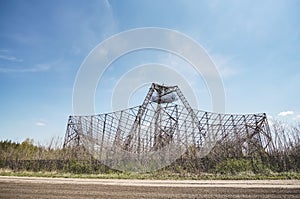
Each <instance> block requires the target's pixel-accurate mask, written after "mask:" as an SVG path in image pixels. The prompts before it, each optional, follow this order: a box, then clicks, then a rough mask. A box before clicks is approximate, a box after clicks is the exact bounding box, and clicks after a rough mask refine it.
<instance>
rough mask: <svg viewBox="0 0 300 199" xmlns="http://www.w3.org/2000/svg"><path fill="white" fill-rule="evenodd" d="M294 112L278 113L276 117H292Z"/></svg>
mask: <svg viewBox="0 0 300 199" xmlns="http://www.w3.org/2000/svg"><path fill="white" fill-rule="evenodd" d="M293 114H294V111H282V112H280V113H278V116H283V117H284V116H287V115H293Z"/></svg>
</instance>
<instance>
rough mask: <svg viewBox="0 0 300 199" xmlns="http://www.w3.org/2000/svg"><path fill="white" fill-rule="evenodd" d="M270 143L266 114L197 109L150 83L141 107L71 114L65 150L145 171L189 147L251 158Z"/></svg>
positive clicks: (174, 89) (199, 153) (203, 152)
mask: <svg viewBox="0 0 300 199" xmlns="http://www.w3.org/2000/svg"><path fill="white" fill-rule="evenodd" d="M270 141H271V136H270V130H269V126H268V122H267V117H266V114H265V113H259V114H247V115H232V114H219V113H211V112H205V111H200V110H196V109H193V108H192V107H191V106H190V105H189V103H188V101H187V100H186V98H185V97H184V95H183V93H182V92H181V91H180V89H179V88H178V87H177V86H164V85H159V84H154V83H153V84H152V85H151V87H150V90H149V92H148V94H147V96H146V98H145V100H144V102H143V103H142V105H140V106H137V107H133V108H129V109H125V110H121V111H117V112H112V113H106V114H99V115H91V116H70V117H69V120H68V125H67V131H66V136H65V140H64V147H67V146H80V145H82V146H83V147H84V148H85V149H87V150H88V151H89V152H90V153H91V154H92V155H93V156H94V157H95V158H97V159H98V160H99V161H100V162H102V163H104V164H105V165H107V166H110V167H112V168H115V169H119V170H133V168H134V169H135V170H138V171H141V170H142V171H148V170H151V169H158V168H161V167H163V166H166V165H168V164H170V163H172V162H174V161H175V160H176V159H177V158H179V157H180V156H181V155H182V154H184V153H185V152H186V151H188V150H190V149H193V151H194V155H195V157H204V156H205V155H207V154H209V153H210V152H211V151H212V150H213V149H214V147H216V146H217V145H220V146H221V150H222V146H225V145H226V146H227V145H228V144H229V143H231V144H233V145H234V148H235V153H237V154H245V155H247V154H248V155H249V154H253V153H254V152H255V151H257V150H262V149H263V150H264V151H268V150H271V146H270ZM224 144H225V145H224ZM219 148H220V147H219ZM223 150H226V149H225V148H224V149H223Z"/></svg>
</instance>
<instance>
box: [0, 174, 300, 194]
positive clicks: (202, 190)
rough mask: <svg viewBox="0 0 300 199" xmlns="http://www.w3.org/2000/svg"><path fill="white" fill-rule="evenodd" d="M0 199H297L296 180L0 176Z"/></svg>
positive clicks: (299, 188) (297, 181) (297, 183)
mask: <svg viewBox="0 0 300 199" xmlns="http://www.w3.org/2000/svg"><path fill="white" fill-rule="evenodd" d="M0 198H284V199H288V198H300V181H299V180H248V181H243V180H239V181H236V180H232V181H225V180H213V181H211V180H200V181H199V180H180V181H179V180H178V181H175V180H172V181H169V180H110V179H109V180H108V179H74V178H35V177H9V176H7V177H6V176H1V177H0Z"/></svg>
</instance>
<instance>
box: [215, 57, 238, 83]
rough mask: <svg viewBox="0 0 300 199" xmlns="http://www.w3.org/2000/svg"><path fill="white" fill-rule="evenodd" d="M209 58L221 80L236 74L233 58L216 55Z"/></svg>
mask: <svg viewBox="0 0 300 199" xmlns="http://www.w3.org/2000/svg"><path fill="white" fill-rule="evenodd" d="M210 56H211V58H212V60H213V62H214V63H215V65H216V67H217V70H218V72H219V73H220V74H221V76H222V77H223V78H228V77H231V76H234V75H236V74H237V73H238V72H237V70H236V69H235V68H234V67H233V60H234V58H233V57H229V56H225V55H216V54H211V55H210Z"/></svg>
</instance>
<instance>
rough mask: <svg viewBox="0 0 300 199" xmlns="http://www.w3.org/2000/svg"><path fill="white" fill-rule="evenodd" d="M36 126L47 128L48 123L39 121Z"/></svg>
mask: <svg viewBox="0 0 300 199" xmlns="http://www.w3.org/2000/svg"><path fill="white" fill-rule="evenodd" d="M35 125H36V126H46V123H45V122H44V121H38V122H36V123H35Z"/></svg>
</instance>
